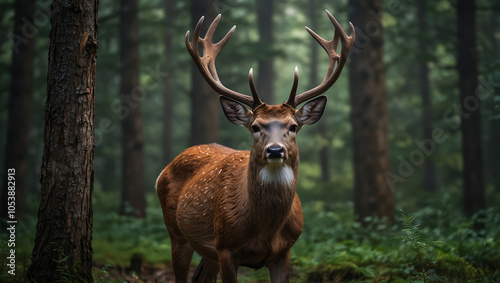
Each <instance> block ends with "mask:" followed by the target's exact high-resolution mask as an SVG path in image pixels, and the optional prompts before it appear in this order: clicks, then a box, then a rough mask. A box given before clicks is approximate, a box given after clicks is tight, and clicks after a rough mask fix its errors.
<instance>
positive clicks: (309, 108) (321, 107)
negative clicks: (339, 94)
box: [297, 96, 326, 125]
mask: <svg viewBox="0 0 500 283" xmlns="http://www.w3.org/2000/svg"><path fill="white" fill-rule="evenodd" d="M325 106H326V96H320V97H318V98H316V99H313V100H311V101H309V102H307V103H306V104H304V106H302V108H300V109H299V110H298V111H297V118H298V119H299V123H300V124H302V125H311V124H314V123H316V122H318V120H319V119H320V118H321V116H323V112H324V111H325Z"/></svg>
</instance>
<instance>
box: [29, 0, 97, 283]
mask: <svg viewBox="0 0 500 283" xmlns="http://www.w3.org/2000/svg"><path fill="white" fill-rule="evenodd" d="M97 8H98V1H85V2H81V1H57V0H54V1H53V2H52V17H51V23H52V29H51V32H50V46H49V68H48V74H47V102H46V106H45V136H44V144H45V146H44V150H43V160H42V169H41V171H42V177H41V186H42V188H41V202H40V208H39V211H38V224H37V233H36V239H35V247H34V248H33V253H32V264H31V266H30V267H29V269H28V273H27V278H28V281H30V282H31V281H36V282H56V281H57V280H63V281H75V282H84V281H86V282H92V246H91V242H92V190H93V181H94V174H93V167H92V164H93V160H94V84H95V67H96V54H97Z"/></svg>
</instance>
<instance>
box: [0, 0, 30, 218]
mask: <svg viewBox="0 0 500 283" xmlns="http://www.w3.org/2000/svg"><path fill="white" fill-rule="evenodd" d="M14 9H15V16H14V35H15V36H13V39H14V48H13V52H12V65H11V70H10V77H11V85H10V92H9V102H8V111H9V113H8V118H7V133H6V144H5V155H4V158H5V159H4V170H3V171H2V172H3V173H2V174H5V173H6V172H7V170H8V169H14V170H15V179H16V180H15V185H16V186H15V188H16V190H15V193H16V196H15V203H16V213H15V217H16V219H20V218H23V217H24V215H25V214H26V191H27V188H26V187H27V185H26V183H27V180H28V176H27V167H28V153H29V147H28V145H29V122H30V115H31V106H32V98H33V56H34V51H35V38H34V36H32V35H33V32H34V31H33V30H31V29H30V27H29V26H28V25H32V24H33V15H34V12H35V1H34V0H19V1H16V2H14ZM25 21H26V22H27V23H29V24H27V23H25ZM2 180H7V178H2ZM7 200H8V184H7V182H3V183H2V199H1V203H2V205H1V207H2V208H1V211H0V213H1V214H0V218H2V219H3V218H7V217H8V215H7V208H8V206H7ZM11 220H13V219H11ZM3 224H4V222H3ZM3 224H2V225H3Z"/></svg>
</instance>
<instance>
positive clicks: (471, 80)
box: [457, 0, 485, 216]
mask: <svg viewBox="0 0 500 283" xmlns="http://www.w3.org/2000/svg"><path fill="white" fill-rule="evenodd" d="M475 13H476V6H475V1H470V0H457V51H458V54H457V67H458V75H459V83H458V84H459V92H460V102H461V104H462V105H461V106H462V113H461V115H460V116H461V117H462V124H461V130H462V158H463V164H464V168H463V173H462V174H463V182H464V183H463V190H464V210H465V212H466V213H467V214H468V215H469V216H472V215H473V214H474V213H476V212H478V211H479V210H481V209H483V208H485V199H484V181H483V160H482V141H481V114H480V104H481V99H480V98H479V97H478V93H477V92H476V88H477V85H478V79H477V76H478V73H477V50H476V16H475Z"/></svg>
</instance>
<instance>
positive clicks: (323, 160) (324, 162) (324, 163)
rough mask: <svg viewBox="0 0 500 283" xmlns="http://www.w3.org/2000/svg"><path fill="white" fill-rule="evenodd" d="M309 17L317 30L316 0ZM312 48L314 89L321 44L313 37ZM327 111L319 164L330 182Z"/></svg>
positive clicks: (321, 125)
mask: <svg viewBox="0 0 500 283" xmlns="http://www.w3.org/2000/svg"><path fill="white" fill-rule="evenodd" d="M308 6H309V19H310V23H311V25H310V28H311V29H312V30H317V27H318V21H317V15H316V9H317V8H318V7H317V6H316V0H311V1H309V5H308ZM310 42H311V43H310V49H311V55H310V57H311V64H310V70H311V72H310V73H309V74H310V75H309V89H312V88H314V87H316V86H317V85H318V84H319V83H318V65H319V64H318V62H319V60H318V50H319V49H318V48H320V46H319V45H318V42H316V40H314V39H313V38H311V40H310ZM326 112H327V111H325V113H324V114H323V119H320V120H319V121H318V127H317V129H318V132H317V134H318V135H319V136H320V140H321V142H320V144H319V145H320V148H319V152H318V154H319V164H320V166H321V180H323V181H324V182H328V181H329V180H330V155H329V154H330V153H329V150H328V142H326V143H325V142H323V141H329V140H330V139H329V137H328V136H327V135H326V133H327V131H328V130H327V125H326V121H327V115H326V114H327V113H326Z"/></svg>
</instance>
